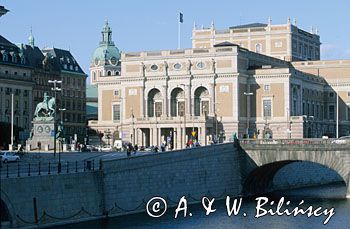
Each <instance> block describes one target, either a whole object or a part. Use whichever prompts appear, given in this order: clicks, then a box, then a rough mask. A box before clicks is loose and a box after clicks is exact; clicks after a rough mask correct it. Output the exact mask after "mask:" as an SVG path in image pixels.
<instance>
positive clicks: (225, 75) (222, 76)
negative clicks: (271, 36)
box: [89, 24, 350, 149]
mask: <svg viewBox="0 0 350 229" xmlns="http://www.w3.org/2000/svg"><path fill="white" fill-rule="evenodd" d="M111 35H112V31H111V29H110V28H109V26H108V24H106V25H105V27H104V28H103V31H102V42H101V43H100V47H101V45H104V47H105V49H104V50H108V51H104V50H102V51H101V48H100V47H99V48H98V49H97V51H95V53H94V56H93V58H92V61H91V68H90V71H91V76H92V77H91V82H92V84H96V85H97V86H98V108H99V109H98V121H91V122H90V123H89V125H90V127H91V128H93V129H96V130H98V131H100V132H102V133H105V140H106V142H107V139H109V140H116V139H123V140H125V141H130V142H131V143H132V144H138V145H139V146H141V145H142V146H152V145H160V144H161V143H162V142H165V143H167V144H168V146H170V147H171V148H175V149H179V148H184V147H185V145H186V143H187V142H189V141H190V140H195V141H198V142H200V144H202V145H207V144H210V143H211V142H212V141H214V140H217V141H220V142H222V141H228V140H232V138H233V136H234V135H237V136H238V137H247V136H249V137H250V138H253V137H256V138H263V137H270V138H271V137H272V138H303V137H321V136H323V135H329V136H335V132H336V127H335V126H336V123H335V117H336V112H335V109H334V108H335V107H334V99H333V98H335V94H333V97H332V98H328V97H329V96H330V93H332V92H333V93H334V87H333V86H334V85H333V84H329V82H328V81H327V76H323V75H320V74H318V75H317V74H315V73H314V72H313V69H312V68H310V69H309V68H307V67H306V65H307V66H309V65H311V64H310V63H311V62H306V61H305V62H289V61H285V60H281V59H279V58H275V57H270V56H268V55H263V54H261V53H257V52H253V51H250V50H248V49H246V48H242V47H240V46H239V45H237V44H233V43H230V42H227V41H226V42H222V43H218V44H215V45H213V46H208V47H205V48H204V47H201V48H196V47H194V48H191V49H183V50H162V51H152V52H133V53H122V54H121V55H120V53H119V50H118V49H117V48H116V47H115V46H114V43H113V42H112V40H111ZM111 49H113V51H112V52H111V51H110V50H111ZM96 52H97V53H96ZM99 52H102V53H105V55H104V56H102V57H101V55H99ZM111 53H112V55H111ZM118 54H119V55H118ZM115 59H117V61H114V60H115ZM316 59H317V58H316ZM301 63H305V64H304V65H302V64H301ZM306 63H309V64H306ZM313 63H318V64H320V65H322V66H324V68H328V69H333V68H332V66H331V65H330V63H327V61H326V62H317V61H314V62H313ZM339 64H340V65H342V66H343V67H344V69H343V71H347V70H349V69H350V68H349V67H350V66H349V62H348V61H342V62H341V63H339ZM109 71H110V72H111V73H108V72H109ZM330 71H331V70H330ZM113 72H116V73H117V74H113ZM339 82H340V81H339ZM339 82H338V83H339ZM341 83H342V85H343V86H342V87H341V90H344V93H342V94H343V95H344V96H342V97H341V98H340V100H341V101H342V102H341V103H339V104H341V105H340V106H342V108H341V109H339V110H340V111H341V112H342V114H339V119H340V120H341V121H340V125H339V126H341V128H340V132H339V133H340V134H341V135H346V134H349V129H350V122H349V117H350V116H349V115H348V114H350V108H349V106H347V105H348V104H350V103H349V102H350V100H349V97H350V94H346V93H345V92H349V91H350V86H349V83H350V75H347V77H345V78H343V79H342V82H341ZM338 85H339V84H338ZM345 94H346V96H345ZM332 109H333V110H332Z"/></svg>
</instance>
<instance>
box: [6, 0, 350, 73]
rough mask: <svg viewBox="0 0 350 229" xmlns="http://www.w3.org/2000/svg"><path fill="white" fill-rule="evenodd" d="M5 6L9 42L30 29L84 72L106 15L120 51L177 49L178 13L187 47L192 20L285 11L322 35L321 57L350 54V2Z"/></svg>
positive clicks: (275, 19) (38, 41) (262, 16)
mask: <svg viewBox="0 0 350 229" xmlns="http://www.w3.org/2000/svg"><path fill="white" fill-rule="evenodd" d="M0 5H3V6H5V8H7V9H9V10H10V12H8V13H7V14H6V15H4V16H2V17H1V18H0V34H1V35H2V36H4V37H5V38H7V39H8V40H10V41H11V42H12V43H28V36H29V34H30V28H32V31H33V35H34V38H35V45H36V46H38V47H39V48H44V47H56V48H61V49H67V50H70V51H71V52H72V54H73V55H74V57H75V59H76V60H77V61H78V62H79V64H80V66H81V67H82V68H83V70H84V71H85V73H87V74H89V65H90V60H91V56H92V54H93V52H94V50H95V49H96V48H97V47H98V43H99V41H100V40H101V29H102V27H103V25H104V23H105V20H108V22H109V25H110V27H111V28H112V31H113V35H112V37H113V41H114V42H115V44H116V46H117V47H118V48H119V50H121V51H122V52H134V51H135V52H136V51H149V50H154V51H155V50H163V49H165V50H168V49H176V48H177V31H178V13H179V12H182V13H183V15H184V23H183V24H181V48H191V33H192V28H193V23H194V21H195V22H196V24H197V25H198V26H201V25H204V27H209V26H210V25H211V22H212V21H214V24H215V28H217V29H226V28H228V27H230V26H233V25H239V24H246V23H254V22H261V23H267V21H268V17H271V19H272V24H285V23H286V22H287V18H288V16H289V17H290V18H291V20H292V21H293V19H294V18H296V21H297V26H298V27H300V28H302V29H304V30H306V31H310V28H311V26H313V27H317V28H318V30H319V34H320V36H321V42H322V46H321V59H350V42H349V41H350V28H349V22H350V13H349V9H350V1H349V0H333V1H321V0H318V1H312V0H310V1H305V0H302V1H301V0H293V1H282V0H265V1H261V0H260V1H259V0H254V1H253V0H252V1H248V0H246V1H234V0H216V1H204V0H202V1H199V0H192V1H191V0H176V1H175V0H173V1H166V0H163V1H161V0H147V1H141V0H139V1H137V0H128V1H117V0H114V1H113V0H99V1H97V0H95V1H87V0H55V1H54V0H51V1H50V0H25V1H23V0H0Z"/></svg>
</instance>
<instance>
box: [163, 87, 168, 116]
mask: <svg viewBox="0 0 350 229" xmlns="http://www.w3.org/2000/svg"><path fill="white" fill-rule="evenodd" d="M162 96H163V104H162V106H163V111H162V116H165V117H167V116H169V114H168V101H169V100H168V90H167V86H163V87H162Z"/></svg>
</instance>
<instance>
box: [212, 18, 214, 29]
mask: <svg viewBox="0 0 350 229" xmlns="http://www.w3.org/2000/svg"><path fill="white" fill-rule="evenodd" d="M211 29H214V20H212V21H211Z"/></svg>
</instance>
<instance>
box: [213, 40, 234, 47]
mask: <svg viewBox="0 0 350 229" xmlns="http://www.w3.org/2000/svg"><path fill="white" fill-rule="evenodd" d="M227 46H239V45H237V44H233V43H231V42H228V41H224V42H222V43H219V44H216V45H214V47H227Z"/></svg>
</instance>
